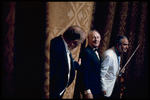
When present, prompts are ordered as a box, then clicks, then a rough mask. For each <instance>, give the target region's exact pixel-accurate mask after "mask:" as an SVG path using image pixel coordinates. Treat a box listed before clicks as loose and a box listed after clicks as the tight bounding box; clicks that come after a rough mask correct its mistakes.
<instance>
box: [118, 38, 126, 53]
mask: <svg viewBox="0 0 150 100" xmlns="http://www.w3.org/2000/svg"><path fill="white" fill-rule="evenodd" d="M121 41H122V43H121V45H119V46H118V48H119V52H120V53H125V52H127V50H128V48H129V41H128V39H127V38H123V39H121Z"/></svg>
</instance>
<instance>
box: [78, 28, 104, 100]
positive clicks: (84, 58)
mask: <svg viewBox="0 0 150 100" xmlns="http://www.w3.org/2000/svg"><path fill="white" fill-rule="evenodd" d="M100 41H101V36H100V34H99V33H98V31H96V30H92V31H90V32H89V35H88V46H87V47H86V48H85V50H83V51H82V52H81V53H80V54H81V55H80V57H81V66H80V69H79V70H78V76H77V78H78V79H77V81H78V84H80V88H81V92H82V94H83V98H85V99H93V98H94V99H95V98H99V96H100V90H101V88H100V65H101V59H100V58H101V57H100V53H99V49H98V46H99V44H100Z"/></svg>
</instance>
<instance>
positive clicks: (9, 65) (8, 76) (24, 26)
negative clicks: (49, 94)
mask: <svg viewBox="0 0 150 100" xmlns="http://www.w3.org/2000/svg"><path fill="white" fill-rule="evenodd" d="M45 8H46V4H45V3H44V2H3V3H2V16H3V17H2V19H3V21H2V26H3V32H2V59H3V69H2V97H3V98H43V97H44V90H43V86H44V62H45V56H44V55H45V51H44V50H45V28H46V23H45V22H46V11H45Z"/></svg>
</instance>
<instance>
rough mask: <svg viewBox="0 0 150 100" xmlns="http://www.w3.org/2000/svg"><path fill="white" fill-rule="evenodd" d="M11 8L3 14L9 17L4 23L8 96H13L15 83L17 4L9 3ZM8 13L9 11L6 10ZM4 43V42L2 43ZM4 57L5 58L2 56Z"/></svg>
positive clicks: (5, 77) (5, 79)
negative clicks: (13, 78)
mask: <svg viewBox="0 0 150 100" xmlns="http://www.w3.org/2000/svg"><path fill="white" fill-rule="evenodd" d="M7 4H8V5H9V6H6V5H4V6H6V7H9V8H5V9H9V11H8V12H3V14H6V13H8V15H7V16H6V17H5V19H4V23H5V24H3V25H6V26H3V33H2V34H5V37H4V70H6V71H4V72H5V73H4V81H6V83H5V84H4V85H5V86H6V87H5V89H4V91H6V90H7V94H5V96H6V95H8V94H9V95H8V96H10V95H11V93H12V90H13V85H12V83H13V81H12V75H13V69H14V66H13V56H14V30H15V5H16V3H15V2H10V3H7ZM5 11H7V10H5ZM2 43H3V41H2ZM2 57H3V56H2Z"/></svg>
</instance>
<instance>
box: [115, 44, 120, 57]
mask: <svg viewBox="0 0 150 100" xmlns="http://www.w3.org/2000/svg"><path fill="white" fill-rule="evenodd" d="M114 48H115V52H116V54H117V56H120V52H119V51H118V50H117V48H116V46H114Z"/></svg>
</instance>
